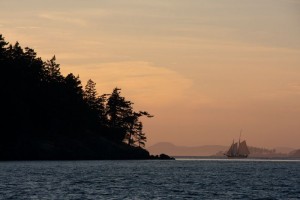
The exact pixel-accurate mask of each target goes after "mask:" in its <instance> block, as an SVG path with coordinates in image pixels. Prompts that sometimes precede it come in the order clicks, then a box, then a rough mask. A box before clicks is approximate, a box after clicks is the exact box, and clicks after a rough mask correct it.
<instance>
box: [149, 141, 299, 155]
mask: <svg viewBox="0 0 300 200" xmlns="http://www.w3.org/2000/svg"><path fill="white" fill-rule="evenodd" d="M228 148H229V147H228V146H222V145H204V146H192V147H188V146H177V145H174V144H172V143H169V142H160V143H157V144H154V145H152V146H150V147H148V148H147V150H148V151H149V152H150V153H151V154H156V155H157V154H161V153H166V154H168V155H171V156H175V157H176V156H223V155H224V153H225V152H226V151H227V150H228ZM249 151H250V155H249V157H300V149H298V150H294V149H292V148H289V147H277V148H274V149H267V148H260V147H253V146H249Z"/></svg>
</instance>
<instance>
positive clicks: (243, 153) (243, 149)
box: [225, 131, 250, 158]
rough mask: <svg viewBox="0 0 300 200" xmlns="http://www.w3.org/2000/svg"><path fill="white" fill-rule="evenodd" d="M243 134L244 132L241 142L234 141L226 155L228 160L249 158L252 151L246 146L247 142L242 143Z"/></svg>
mask: <svg viewBox="0 0 300 200" xmlns="http://www.w3.org/2000/svg"><path fill="white" fill-rule="evenodd" d="M241 134H242V131H241V132H240V138H239V142H234V140H233V142H232V144H231V146H230V147H229V149H228V151H227V152H226V153H225V155H226V156H227V158H247V157H248V155H249V154H250V151H249V149H248V146H247V144H246V140H244V141H242V142H241Z"/></svg>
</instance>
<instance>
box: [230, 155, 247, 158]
mask: <svg viewBox="0 0 300 200" xmlns="http://www.w3.org/2000/svg"><path fill="white" fill-rule="evenodd" d="M226 156H227V158H231V159H240V158H247V157H248V155H236V156H232V155H226Z"/></svg>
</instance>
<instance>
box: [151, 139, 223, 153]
mask: <svg viewBox="0 0 300 200" xmlns="http://www.w3.org/2000/svg"><path fill="white" fill-rule="evenodd" d="M227 149H228V146H221V145H205V146H194V147H187V146H176V145H174V144H172V143H169V142H160V143H157V144H154V145H152V146H150V147H148V148H147V150H148V151H149V152H150V154H156V155H157V154H161V153H165V154H168V155H170V156H212V155H215V154H216V153H217V152H220V151H226V150H227Z"/></svg>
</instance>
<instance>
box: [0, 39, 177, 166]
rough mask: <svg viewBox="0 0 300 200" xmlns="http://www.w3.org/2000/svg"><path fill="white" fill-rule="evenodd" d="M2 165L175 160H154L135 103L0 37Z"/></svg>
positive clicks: (163, 157)
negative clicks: (101, 91) (101, 90)
mask: <svg viewBox="0 0 300 200" xmlns="http://www.w3.org/2000/svg"><path fill="white" fill-rule="evenodd" d="M0 66H1V69H2V78H1V85H2V95H1V99H2V104H1V105H2V107H1V110H2V130H1V134H0V135H1V139H0V160H103V159H110V160H116V159H118V160H119V159H120V160H121V159H174V158H172V157H169V156H168V155H165V154H161V155H150V154H149V152H148V151H147V150H145V149H144V147H145V143H146V141H147V137H146V134H145V132H144V131H143V123H142V122H141V120H140V118H141V117H147V118H151V117H153V116H152V115H151V114H149V113H148V112H146V111H134V109H133V103H132V102H131V101H128V100H127V99H125V97H123V96H121V89H120V88H118V87H116V88H114V89H113V91H112V93H111V94H103V95H98V92H97V91H96V83H95V82H94V81H92V80H91V79H90V80H88V81H87V83H86V85H85V86H84V87H83V86H82V83H81V81H80V79H79V76H74V75H73V74H72V73H70V74H68V75H67V76H63V75H62V74H61V72H60V65H59V64H57V63H56V57H55V56H53V57H52V58H51V59H50V60H47V61H43V60H42V59H41V58H40V57H37V54H36V52H35V51H34V50H33V49H31V48H28V47H26V48H25V49H22V48H21V46H20V45H19V43H18V42H16V43H15V44H14V45H11V44H9V43H8V42H6V41H5V40H4V37H3V36H2V35H1V34H0Z"/></svg>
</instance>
